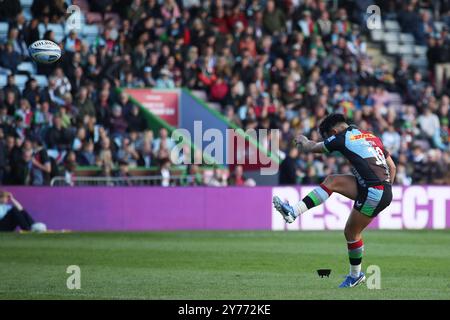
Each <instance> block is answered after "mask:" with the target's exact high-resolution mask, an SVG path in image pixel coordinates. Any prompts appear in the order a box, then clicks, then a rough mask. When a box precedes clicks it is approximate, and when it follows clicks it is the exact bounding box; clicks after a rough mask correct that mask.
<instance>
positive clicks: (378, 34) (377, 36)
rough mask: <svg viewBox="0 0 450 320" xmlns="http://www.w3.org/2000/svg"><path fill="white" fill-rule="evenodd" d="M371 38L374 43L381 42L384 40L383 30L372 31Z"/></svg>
mask: <svg viewBox="0 0 450 320" xmlns="http://www.w3.org/2000/svg"><path fill="white" fill-rule="evenodd" d="M371 37H372V40H373V41H376V42H380V41H383V39H384V31H383V30H372V32H371Z"/></svg>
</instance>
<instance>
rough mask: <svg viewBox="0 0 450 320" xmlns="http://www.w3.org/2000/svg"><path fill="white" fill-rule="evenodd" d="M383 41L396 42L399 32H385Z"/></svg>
mask: <svg viewBox="0 0 450 320" xmlns="http://www.w3.org/2000/svg"><path fill="white" fill-rule="evenodd" d="M383 40H384V42H398V41H399V33H398V32H385V33H384V37H383Z"/></svg>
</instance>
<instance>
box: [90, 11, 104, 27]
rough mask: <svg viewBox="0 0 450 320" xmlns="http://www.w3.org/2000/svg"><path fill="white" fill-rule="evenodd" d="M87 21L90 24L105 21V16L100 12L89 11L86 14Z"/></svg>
mask: <svg viewBox="0 0 450 320" xmlns="http://www.w3.org/2000/svg"><path fill="white" fill-rule="evenodd" d="M86 23H88V24H96V23H103V17H102V15H101V14H100V13H98V12H88V13H87V14H86Z"/></svg>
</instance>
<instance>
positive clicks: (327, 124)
mask: <svg viewBox="0 0 450 320" xmlns="http://www.w3.org/2000/svg"><path fill="white" fill-rule="evenodd" d="M340 123H347V121H346V120H345V117H344V115H343V114H342V113H332V114H330V115H329V116H327V117H326V118H325V119H323V120H322V122H321V123H320V125H319V132H320V135H321V136H322V138H323V139H326V138H328V136H329V135H330V131H331V129H333V128H334V126H336V125H337V124H340Z"/></svg>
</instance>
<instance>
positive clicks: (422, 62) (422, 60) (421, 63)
mask: <svg viewBox="0 0 450 320" xmlns="http://www.w3.org/2000/svg"><path fill="white" fill-rule="evenodd" d="M411 64H412V65H413V66H416V67H418V68H422V69H425V68H426V67H427V66H428V59H427V58H426V57H417V58H414V60H413V62H412V63H411Z"/></svg>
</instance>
